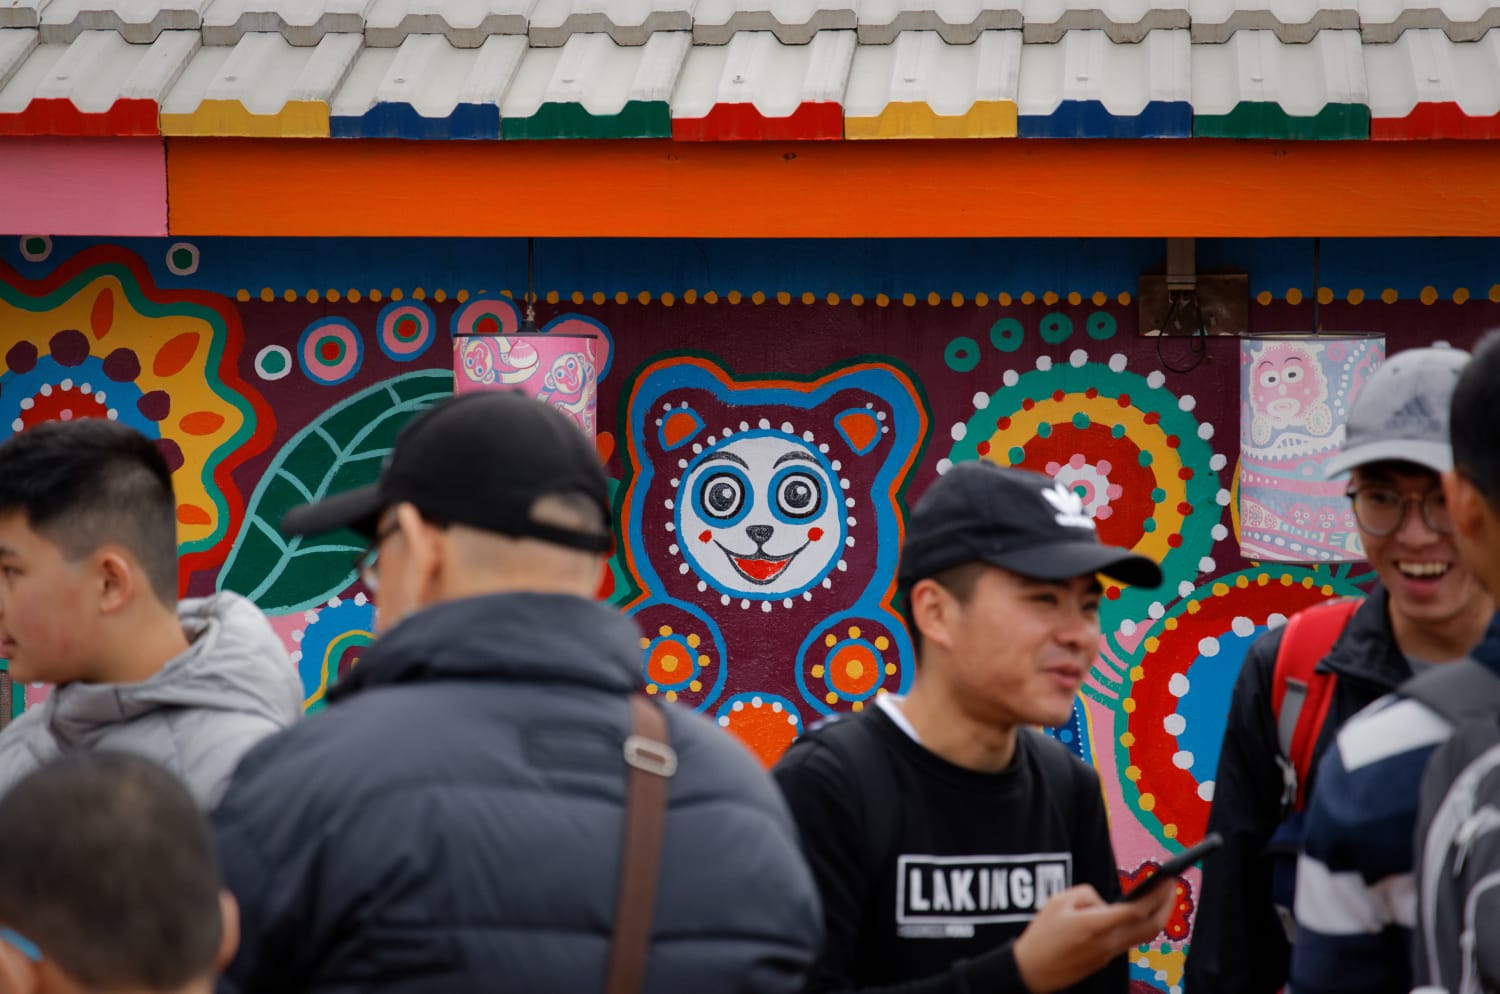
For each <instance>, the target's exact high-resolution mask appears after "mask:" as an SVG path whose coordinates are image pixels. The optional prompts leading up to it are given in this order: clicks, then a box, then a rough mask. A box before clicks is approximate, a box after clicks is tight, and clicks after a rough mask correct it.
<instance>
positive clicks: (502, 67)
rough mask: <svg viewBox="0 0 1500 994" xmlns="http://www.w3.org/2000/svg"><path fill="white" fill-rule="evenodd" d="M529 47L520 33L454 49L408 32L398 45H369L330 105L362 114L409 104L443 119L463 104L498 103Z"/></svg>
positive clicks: (337, 111)
mask: <svg viewBox="0 0 1500 994" xmlns="http://www.w3.org/2000/svg"><path fill="white" fill-rule="evenodd" d="M525 51H526V39H525V37H524V36H522V35H494V36H492V37H490V38H489V39H488V40H487V41H486V42H485V43H484V44H483V45H482V46H480V47H479V48H455V47H454V46H453V45H452V44H451V43H450V42H449V41H448V40H447V39H446V38H445V37H444V36H442V35H409V36H408V37H407V39H406V40H405V41H404V42H402V43H401V47H400V48H366V49H365V50H364V51H363V52H361V53H360V55H359V58H358V59H356V60H355V63H354V66H353V68H351V69H350V70H349V76H348V78H347V79H346V80H345V81H344V84H343V86H341V87H339V90H338V94H337V96H335V97H334V100H333V103H332V104H331V105H330V107H329V111H330V113H331V114H332V115H333V116H334V117H359V116H360V115H362V114H365V113H367V112H368V111H370V110H371V109H373V108H374V107H375V105H376V104H405V105H407V106H409V107H411V108H412V109H413V110H415V111H416V112H417V113H418V114H420V115H422V116H423V117H433V118H442V117H447V116H449V115H450V114H452V113H453V110H454V108H456V107H457V106H458V105H459V104H493V105H495V106H499V104H500V100H501V98H502V97H503V96H504V95H505V90H506V87H508V86H509V85H510V81H511V79H512V77H513V76H514V75H515V71H516V67H517V66H518V65H520V62H521V56H522V54H523V53H524V52H525Z"/></svg>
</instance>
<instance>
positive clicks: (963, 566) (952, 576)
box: [901, 559, 988, 654]
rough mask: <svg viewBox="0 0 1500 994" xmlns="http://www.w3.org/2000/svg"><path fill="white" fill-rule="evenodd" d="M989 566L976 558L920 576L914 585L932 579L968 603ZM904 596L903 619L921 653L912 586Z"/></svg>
mask: <svg viewBox="0 0 1500 994" xmlns="http://www.w3.org/2000/svg"><path fill="white" fill-rule="evenodd" d="M987 568H988V567H987V566H986V565H985V564H984V563H982V562H980V561H979V560H977V559H976V560H974V561H973V562H967V563H959V564H958V565H957V566H949V567H948V568H947V569H945V570H943V571H942V572H940V573H935V574H933V575H932V576H931V577H918V578H917V579H916V580H913V581H912V586H916V585H917V583H919V582H921V581H922V580H924V579H930V580H932V582H933V583H936V584H937V585H938V586H939V587H942V588H943V589H944V590H946V591H948V592H949V593H950V594H952V595H953V596H954V597H956V598H957V599H958V602H959V603H960V604H963V605H965V606H967V605H968V603H969V600H970V598H972V597H973V596H974V588H975V587H977V586H978V585H979V578H980V577H981V576H983V575H984V571H985V570H986V569H987ZM902 594H903V595H904V598H903V600H902V602H901V620H902V621H904V622H906V633H907V634H908V635H910V636H911V646H912V648H913V649H914V650H915V651H916V652H917V653H918V654H920V653H921V651H922V630H921V629H920V628H918V627H917V617H916V615H915V614H913V613H912V609H911V587H907V588H905V589H904V590H903V591H902Z"/></svg>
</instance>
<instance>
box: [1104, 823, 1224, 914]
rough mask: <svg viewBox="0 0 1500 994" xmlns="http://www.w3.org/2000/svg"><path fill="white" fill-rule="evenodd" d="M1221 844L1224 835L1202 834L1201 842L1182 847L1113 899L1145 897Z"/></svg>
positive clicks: (1216, 833)
mask: <svg viewBox="0 0 1500 994" xmlns="http://www.w3.org/2000/svg"><path fill="white" fill-rule="evenodd" d="M1223 844H1224V837H1223V836H1222V835H1220V834H1219V833H1218V832H1210V833H1209V834H1208V835H1206V836H1204V838H1203V841H1202V842H1200V843H1198V844H1197V845H1196V846H1193V847H1192V848H1191V849H1184V850H1183V851H1182V852H1180V853H1178V854H1177V855H1176V856H1173V857H1172V858H1171V859H1169V860H1167V861H1166V862H1165V863H1163V864H1162V865H1161V866H1158V867H1157V868H1156V869H1155V870H1153V871H1151V875H1150V876H1148V877H1147V878H1146V879H1145V880H1142V881H1141V882H1140V883H1138V884H1136V885H1135V886H1134V887H1132V888H1130V891H1129V892H1128V893H1125V894H1122V895H1120V896H1119V897H1117V898H1115V900H1116V901H1134V900H1136V899H1137V898H1141V897H1145V896H1146V895H1147V894H1148V893H1150V892H1151V891H1153V890H1155V889H1156V888H1157V887H1158V886H1160V885H1161V884H1163V883H1166V882H1167V881H1168V880H1176V879H1177V878H1178V877H1179V876H1181V875H1182V874H1183V873H1184V872H1185V871H1186V870H1187V868H1188V867H1190V866H1192V865H1193V864H1194V863H1196V862H1198V861H1199V860H1200V859H1202V858H1203V857H1204V856H1207V855H1208V854H1209V853H1211V852H1213V851H1214V850H1215V849H1217V848H1219V847H1220V846H1222V845H1223Z"/></svg>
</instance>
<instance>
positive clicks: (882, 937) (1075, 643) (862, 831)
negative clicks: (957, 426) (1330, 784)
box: [775, 462, 1175, 994]
mask: <svg viewBox="0 0 1500 994" xmlns="http://www.w3.org/2000/svg"><path fill="white" fill-rule="evenodd" d="M1099 573H1102V574H1105V575H1107V576H1110V577H1113V578H1115V579H1117V580H1122V581H1124V582H1127V583H1136V584H1141V585H1148V586H1155V585H1156V584H1159V583H1160V582H1161V571H1160V569H1159V568H1158V567H1157V565H1156V564H1155V563H1154V562H1152V561H1151V560H1149V559H1146V558H1143V557H1141V556H1137V555H1134V554H1132V553H1130V552H1128V551H1126V550H1124V549H1117V548H1112V547H1109V546H1105V545H1102V544H1100V542H1099V540H1098V537H1097V535H1096V534H1095V532H1094V523H1093V521H1092V519H1091V518H1090V517H1089V516H1088V514H1087V513H1086V511H1085V509H1084V506H1083V502H1082V500H1081V499H1080V498H1079V497H1078V496H1077V495H1076V494H1074V493H1073V492H1072V491H1070V490H1068V489H1067V488H1066V487H1064V486H1062V485H1061V484H1058V483H1055V482H1053V481H1052V480H1050V479H1048V478H1047V477H1045V476H1041V475H1038V474H1035V473H1028V472H1025V471H1022V470H1016V469H1006V468H1002V467H999V466H996V465H994V464H993V463H989V462H971V463H961V464H959V465H958V466H955V467H953V468H952V469H951V470H949V472H948V473H947V474H946V475H945V476H943V477H941V478H940V479H938V481H937V482H935V483H934V484H933V485H932V487H931V488H930V489H929V490H928V491H927V493H926V494H925V495H924V496H923V498H922V499H921V500H920V501H919V502H918V503H917V505H916V507H915V508H914V509H913V511H912V513H911V516H910V519H909V521H908V523H907V535H906V543H905V545H904V546H903V547H902V550H901V565H900V576H899V579H900V585H901V588H902V589H903V591H904V592H905V594H906V598H907V613H908V619H909V622H908V624H909V627H910V628H911V633H912V638H913V640H914V642H915V643H916V646H917V657H918V661H917V669H916V675H915V678H914V679H913V681H912V685H911V689H910V692H909V693H908V694H907V695H906V697H905V698H902V699H900V700H896V699H893V698H892V697H890V696H883V697H880V698H879V699H878V704H879V706H878V707H876V708H871V709H869V710H867V711H865V712H863V713H862V714H860V715H858V716H856V717H852V718H848V719H845V720H841V721H837V722H832V723H829V724H826V725H824V726H823V727H821V728H819V729H817V730H815V731H813V732H811V733H810V734H809V735H807V736H805V737H804V738H803V739H802V740H800V741H799V742H798V743H797V744H796V745H794V746H793V747H792V749H791V750H789V751H788V753H787V755H786V756H785V757H783V759H782V761H781V763H780V764H779V765H778V766H777V768H776V771H775V772H776V779H777V781H778V783H779V784H780V785H781V789H782V792H783V793H784V794H785V795H786V797H787V801H788V802H789V803H790V805H791V808H792V815H793V817H794V818H795V819H796V820H797V824H798V827H799V828H800V829H801V832H802V844H803V849H804V851H805V852H806V854H807V857H808V861H809V862H810V863H811V864H812V867H813V874H814V876H815V877H817V879H818V885H819V888H820V890H821V892H822V895H823V905H824V919H825V923H826V927H827V931H828V940H827V944H826V946H825V949H824V953H823V956H822V957H821V959H820V960H819V962H818V965H817V966H816V967H815V968H814V971H813V980H812V983H811V984H810V986H809V990H812V991H852V990H866V991H876V990H878V991H892V992H895V991H900V992H902V994H939V992H950V991H952V992H959V991H975V992H978V991H983V992H985V994H1006V992H1017V994H1019V992H1023V991H1024V992H1030V994H1042V992H1048V991H1057V990H1062V989H1064V988H1069V989H1072V990H1076V991H1089V992H1104V991H1110V992H1115V994H1124V992H1125V991H1126V988H1127V982H1128V977H1127V966H1126V961H1125V958H1124V953H1125V951H1126V950H1127V949H1129V948H1130V947H1131V946H1133V945H1136V944H1138V943H1141V942H1147V941H1149V940H1151V939H1152V938H1153V937H1154V936H1156V934H1157V933H1158V932H1159V931H1160V930H1161V928H1162V927H1163V925H1164V924H1165V922H1166V919H1167V916H1168V914H1169V912H1170V911H1171V906H1172V902H1173V900H1174V899H1175V888H1173V887H1170V886H1166V887H1159V888H1157V889H1156V890H1154V891H1152V892H1150V894H1149V895H1148V896H1146V897H1144V898H1142V899H1140V900H1137V901H1129V902H1122V903H1115V904H1107V903H1105V902H1106V901H1109V900H1110V899H1112V898H1115V897H1117V896H1118V895H1119V893H1120V884H1119V877H1118V875H1117V871H1116V868H1115V860H1114V852H1113V849H1112V847H1111V845H1110V841H1109V830H1108V825H1107V823H1106V820H1105V814H1104V806H1103V801H1102V799H1101V795H1100V790H1099V779H1098V777H1097V775H1096V774H1095V773H1094V772H1093V771H1092V770H1091V769H1089V768H1088V767H1087V766H1086V765H1085V764H1083V763H1081V762H1079V761H1078V760H1077V759H1076V758H1074V757H1073V756H1072V755H1071V754H1070V753H1069V752H1068V751H1067V750H1066V749H1065V748H1064V747H1063V746H1061V745H1059V744H1058V743H1056V742H1054V741H1052V740H1050V739H1049V738H1047V737H1046V736H1044V735H1042V734H1041V733H1039V732H1038V731H1036V730H1035V728H1034V727H1032V726H1036V725H1060V724H1062V723H1064V722H1065V721H1066V720H1067V719H1068V717H1069V715H1070V714H1071V712H1072V708H1073V700H1074V697H1075V695H1076V694H1077V692H1078V689H1079V687H1080V686H1081V685H1082V684H1083V679H1084V677H1085V675H1086V674H1087V673H1088V671H1089V668H1090V667H1091V666H1092V664H1093V659H1094V656H1095V654H1096V652H1097V651H1098V642H1099V616H1098V610H1099V599H1100V595H1101V589H1100V584H1099V581H1098V579H1097V578H1096V574H1099Z"/></svg>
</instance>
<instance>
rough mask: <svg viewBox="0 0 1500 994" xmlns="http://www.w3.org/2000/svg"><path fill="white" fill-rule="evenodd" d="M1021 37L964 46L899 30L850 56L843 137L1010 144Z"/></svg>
mask: <svg viewBox="0 0 1500 994" xmlns="http://www.w3.org/2000/svg"><path fill="white" fill-rule="evenodd" d="M1020 75H1021V32H1019V31H984V32H981V33H980V35H979V37H978V39H977V40H976V41H975V42H974V43H973V44H969V45H955V44H950V43H949V42H948V41H946V40H944V38H943V36H942V34H941V33H940V32H938V31H903V32H901V33H900V34H899V35H897V36H896V39H895V41H894V42H893V43H891V44H889V45H861V46H859V47H858V48H857V49H856V50H855V53H854V63H853V68H852V69H851V70H850V73H849V89H848V96H847V97H846V99H845V102H844V137H845V138H1013V137H1015V134H1016V87H1017V83H1018V81H1019V79H1020Z"/></svg>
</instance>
